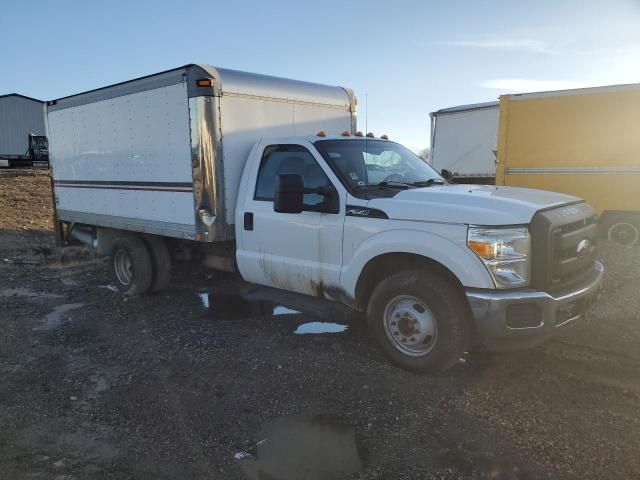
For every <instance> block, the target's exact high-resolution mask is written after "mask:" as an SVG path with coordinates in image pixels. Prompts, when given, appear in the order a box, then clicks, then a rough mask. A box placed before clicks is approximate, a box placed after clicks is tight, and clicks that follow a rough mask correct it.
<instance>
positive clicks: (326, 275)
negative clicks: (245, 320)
mask: <svg viewBox="0 0 640 480" xmlns="http://www.w3.org/2000/svg"><path fill="white" fill-rule="evenodd" d="M256 170H257V172H256ZM252 171H253V172H254V175H252V176H251V178H253V179H254V180H255V181H254V184H253V185H248V186H247V191H246V193H245V197H244V198H245V201H244V204H243V211H242V220H243V223H244V224H243V232H242V239H241V242H240V244H239V245H238V249H237V261H238V267H239V269H240V272H241V273H242V276H243V277H244V278H245V279H246V280H248V281H250V282H253V283H257V284H260V285H266V286H270V287H275V288H281V289H284V290H288V291H293V292H298V293H304V294H308V295H313V296H320V297H322V296H324V295H325V292H326V291H327V289H330V288H332V287H333V288H336V287H338V286H339V282H340V269H341V266H342V237H343V226H344V205H345V196H346V192H345V191H344V189H343V188H342V186H341V185H340V184H339V182H338V181H337V179H336V178H335V176H334V175H333V172H331V170H330V169H329V168H328V166H327V165H326V164H325V163H324V161H323V160H322V159H321V158H317V157H316V156H314V154H313V153H311V150H310V149H309V148H307V147H305V146H303V145H299V144H272V145H265V146H264V148H262V152H261V155H260V159H259V165H254V166H253V169H252ZM287 173H289V174H298V175H301V176H302V178H303V182H304V186H305V188H317V187H321V186H330V185H333V187H334V188H335V189H336V190H337V192H338V196H339V199H340V208H339V211H338V213H329V212H326V211H323V204H325V203H326V202H325V201H324V200H325V199H324V197H323V196H322V195H320V194H317V193H308V194H305V195H304V206H303V211H302V212H301V213H278V212H275V211H274V209H273V198H274V190H275V183H276V177H277V175H279V174H287Z"/></svg>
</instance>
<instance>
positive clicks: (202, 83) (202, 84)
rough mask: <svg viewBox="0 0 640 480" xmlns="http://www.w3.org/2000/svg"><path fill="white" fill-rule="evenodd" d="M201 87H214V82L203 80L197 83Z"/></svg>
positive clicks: (207, 79)
mask: <svg viewBox="0 0 640 480" xmlns="http://www.w3.org/2000/svg"><path fill="white" fill-rule="evenodd" d="M196 83H197V84H198V86H199V87H213V82H212V81H211V79H210V78H201V79H199V80H197V81H196Z"/></svg>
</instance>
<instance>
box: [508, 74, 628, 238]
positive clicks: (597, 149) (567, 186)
mask: <svg viewBox="0 0 640 480" xmlns="http://www.w3.org/2000/svg"><path fill="white" fill-rule="evenodd" d="M497 147H498V148H497V163H496V184H498V185H510V186H516V187H527V188H539V189H543V190H553V191H557V192H564V193H569V194H572V195H576V196H578V197H582V198H584V199H586V200H587V202H589V203H590V204H591V205H593V206H594V207H595V208H596V209H597V210H598V212H599V213H600V215H601V216H600V226H601V232H602V234H603V235H604V236H605V237H607V238H609V239H610V240H614V241H617V242H619V243H622V244H626V245H631V244H638V243H640V84H634V85H614V86H607V87H596V88H584V89H577V90H562V91H555V92H543V93H530V94H518V95H502V96H501V97H500V121H499V127H498V146H497Z"/></svg>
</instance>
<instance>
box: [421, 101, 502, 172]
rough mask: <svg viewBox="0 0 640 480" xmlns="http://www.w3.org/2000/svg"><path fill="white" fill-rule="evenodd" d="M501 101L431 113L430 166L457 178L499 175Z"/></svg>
mask: <svg viewBox="0 0 640 480" xmlns="http://www.w3.org/2000/svg"><path fill="white" fill-rule="evenodd" d="M499 116H500V115H499V108H498V102H486V103H476V104H472V105H461V106H459V107H451V108H445V109H442V110H438V111H437V112H433V113H431V164H432V165H433V167H434V168H435V169H436V170H437V171H438V172H442V170H447V171H449V172H450V173H451V174H452V175H453V177H456V178H470V179H471V178H491V177H495V175H496V163H495V162H496V156H495V153H494V151H495V149H496V137H497V135H498V119H499Z"/></svg>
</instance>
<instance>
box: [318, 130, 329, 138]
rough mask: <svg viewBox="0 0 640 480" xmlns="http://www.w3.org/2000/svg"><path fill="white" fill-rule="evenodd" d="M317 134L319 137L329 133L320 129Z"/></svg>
mask: <svg viewBox="0 0 640 480" xmlns="http://www.w3.org/2000/svg"><path fill="white" fill-rule="evenodd" d="M316 135H317V136H318V137H326V136H327V133H326V132H325V131H324V130H320V131H319V132H318V133H316Z"/></svg>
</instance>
